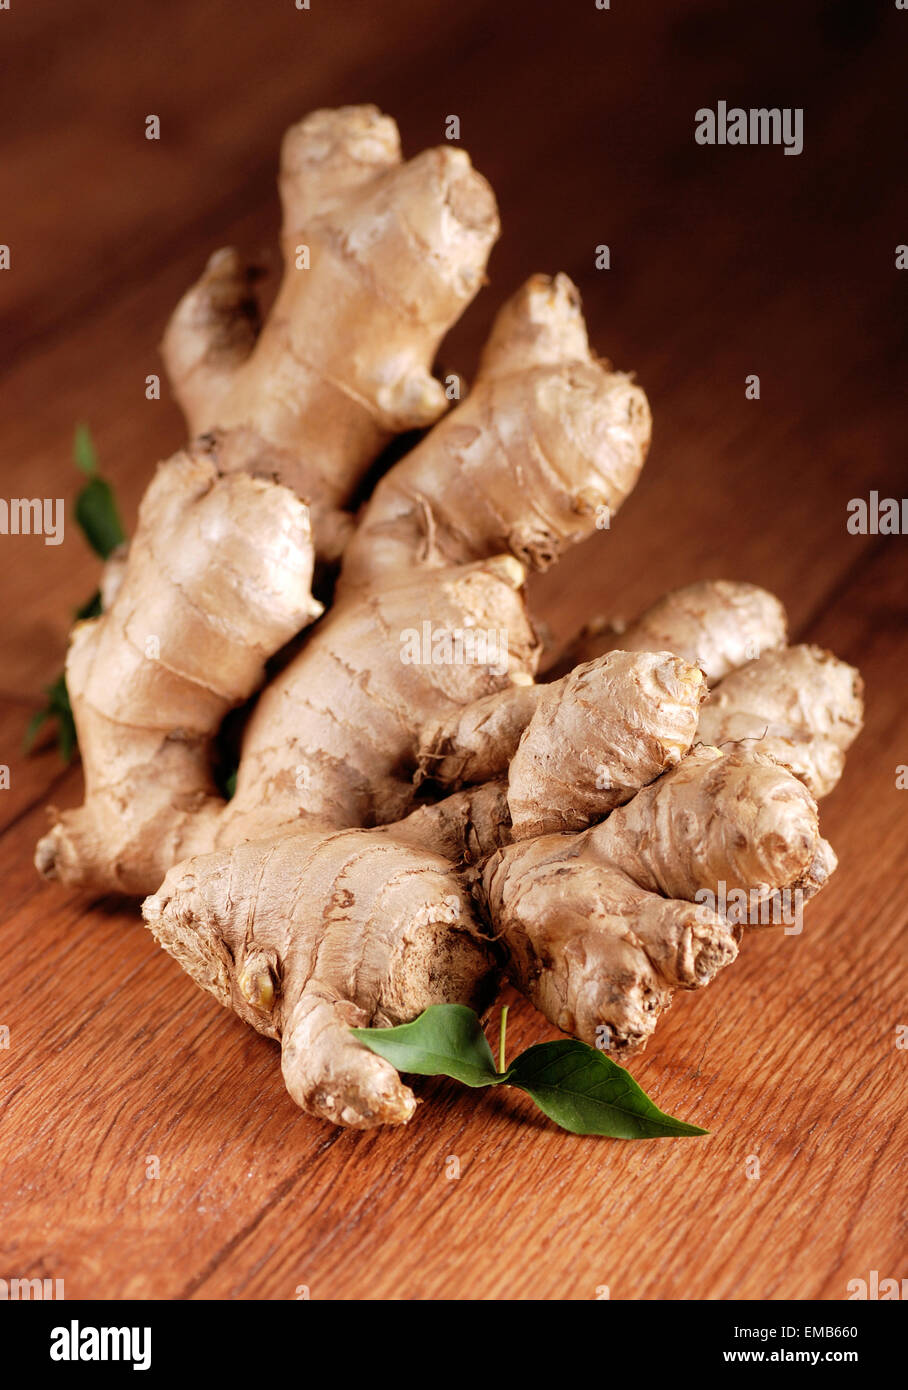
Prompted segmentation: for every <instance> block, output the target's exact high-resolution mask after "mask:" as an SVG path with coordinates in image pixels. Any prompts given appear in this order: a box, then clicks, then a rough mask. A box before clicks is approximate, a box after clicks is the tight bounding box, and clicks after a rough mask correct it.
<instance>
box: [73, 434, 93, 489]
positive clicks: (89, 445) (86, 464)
mask: <svg viewBox="0 0 908 1390" xmlns="http://www.w3.org/2000/svg"><path fill="white" fill-rule="evenodd" d="M73 460H74V462H75V465H76V467H77V468H78V469H80V470H81V472H83V473H84V474H85V475H86V476H87V477H89V478H93V477H94V476H95V474H96V473H97V471H98V455H97V453H96V452H95V443H94V440H93V439H92V437H91V431H90V430H89V428H88V426H87V425H76V433H75V436H74V438H73Z"/></svg>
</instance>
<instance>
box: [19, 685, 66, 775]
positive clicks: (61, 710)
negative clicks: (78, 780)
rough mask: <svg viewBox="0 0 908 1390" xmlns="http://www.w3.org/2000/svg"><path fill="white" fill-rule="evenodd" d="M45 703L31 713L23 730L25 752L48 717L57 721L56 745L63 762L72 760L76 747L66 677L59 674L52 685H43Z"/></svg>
mask: <svg viewBox="0 0 908 1390" xmlns="http://www.w3.org/2000/svg"><path fill="white" fill-rule="evenodd" d="M44 693H45V695H46V696H47V704H46V705H45V706H44V708H43V709H40V710H38V711H37V713H35V714H33V715H32V717H31V719H30V720H29V721H28V727H27V728H26V730H25V739H24V747H25V751H26V753H28V752H30V751H31V749H32V748H33V747H34V743H35V739H36V738H37V736H38V734H39V732H40V731H41V729H42V728H43V727H44V725H45V724H46V723H47V721H48V720H49V719H55V720H56V721H57V747H58V749H59V750H60V756H61V758H62V759H63V761H64V762H65V763H69V762H71V761H72V756H73V752H74V750H75V747H76V724H75V720H74V719H73V712H72V707H71V705H70V703H69V691H68V690H67V689H66V677H65V676H64V675H59V676H58V677H57V679H56V680H55V681H54V683H53V685H48V686H45V688H44Z"/></svg>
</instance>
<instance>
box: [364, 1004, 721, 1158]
mask: <svg viewBox="0 0 908 1390" xmlns="http://www.w3.org/2000/svg"><path fill="white" fill-rule="evenodd" d="M506 1013H507V1010H503V1011H502V1036H501V1046H500V1049H499V1060H498V1067H499V1068H500V1070H499V1069H497V1068H496V1066H495V1059H494V1057H493V1056H492V1049H491V1048H490V1047H489V1043H488V1039H487V1038H486V1035H485V1033H484V1032H483V1031H482V1027H481V1025H480V1022H479V1019H478V1018H477V1016H476V1014H475V1013H474V1012H473V1010H472V1009H468V1008H466V1007H465V1006H464V1005H462V1004H433V1005H432V1006H431V1007H430V1008H428V1009H426V1010H425V1012H424V1013H422V1014H420V1016H419V1018H417V1019H414V1020H413V1022H412V1023H404V1024H401V1026H400V1027H399V1028H353V1029H352V1030H351V1031H352V1033H353V1035H354V1036H355V1037H356V1038H358V1039H359V1041H360V1042H361V1043H363V1044H364V1046H366V1047H368V1048H369V1049H370V1051H372V1052H375V1053H377V1054H378V1056H379V1057H384V1058H385V1060H386V1061H388V1062H390V1063H391V1064H392V1066H394V1067H396V1068H397V1070H398V1071H403V1072H412V1073H415V1074H416V1075H418V1076H450V1077H453V1079H454V1080H455V1081H461V1082H463V1084H464V1085H465V1086H473V1087H477V1086H502V1085H505V1086H516V1087H518V1089H519V1090H521V1091H525V1092H526V1093H527V1095H529V1096H532V1098H533V1100H534V1101H535V1102H536V1104H537V1105H538V1106H539V1109H540V1110H542V1111H543V1113H544V1114H545V1115H547V1116H548V1117H549V1119H550V1120H554V1121H555V1123H556V1124H558V1125H560V1126H561V1128H562V1129H567V1130H570V1132H571V1133H572V1134H602V1135H606V1136H608V1137H609V1138H611V1139H663V1138H671V1137H676V1136H679V1135H689V1134H706V1133H707V1132H708V1131H707V1130H705V1129H698V1128H697V1126H696V1125H689V1124H686V1123H685V1122H684V1121H683V1120H676V1119H674V1118H673V1116H671V1115H666V1114H665V1112H664V1111H662V1110H660V1109H659V1108H658V1106H656V1105H654V1104H653V1102H652V1101H651V1100H650V1098H649V1096H648V1095H647V1094H646V1092H645V1091H643V1090H642V1089H641V1088H640V1087H639V1086H638V1085H637V1083H636V1081H635V1080H634V1079H633V1077H632V1076H630V1075H629V1073H628V1072H626V1071H625V1070H624V1068H623V1067H619V1066H618V1065H617V1063H616V1062H613V1061H612V1060H611V1058H609V1057H606V1056H605V1054H604V1053H602V1052H599V1051H597V1050H596V1049H595V1048H593V1047H587V1045H586V1043H582V1042H577V1041H576V1040H573V1039H564V1040H561V1041H558V1042H547V1043H538V1044H537V1045H536V1046H535V1047H530V1048H527V1050H526V1052H522V1053H521V1054H520V1056H519V1057H515V1059H514V1060H513V1062H512V1063H511V1065H510V1066H509V1067H507V1068H505V1065H504V1024H505V1017H506Z"/></svg>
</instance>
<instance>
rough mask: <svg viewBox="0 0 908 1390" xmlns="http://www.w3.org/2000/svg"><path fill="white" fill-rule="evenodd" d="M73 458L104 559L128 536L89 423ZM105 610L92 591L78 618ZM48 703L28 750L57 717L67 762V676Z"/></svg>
mask: <svg viewBox="0 0 908 1390" xmlns="http://www.w3.org/2000/svg"><path fill="white" fill-rule="evenodd" d="M73 460H74V462H75V464H76V467H77V468H78V469H79V470H80V472H82V473H84V474H85V476H86V477H87V479H88V482H87V483H86V484H85V486H84V487H83V488H82V489H81V490H80V492H79V494H78V496H77V497H76V508H75V513H76V521H77V522H78V523H79V526H80V528H81V530H82V533H83V535H84V536H85V539H86V540H87V541H88V544H89V545H90V546H91V548H92V550H93V551H94V552H95V554H96V555H100V557H101V559H102V560H106V559H107V557H108V556H109V555H110V554H111V553H112V552H113V551H114V550H116V548H117V546H118V545H120V544H121V543H122V542H123V541H124V540H125V539H126V533H125V531H124V530H123V526H122V523H121V521H120V514H119V512H118V510H117V503H116V499H115V497H114V493H113V488H112V487H111V486H110V483H108V482H107V481H106V480H105V479H104V478H102V477H101V476H100V474H99V473H98V456H97V454H96V452H95V446H94V441H93V440H92V437H91V434H90V432H89V430H88V427H87V426H86V425H78V426H77V427H76V434H75V438H74V440H73ZM100 612H101V595H100V592H95V593H94V594H92V596H91V598H90V599H88V601H87V602H86V603H83V604H82V606H81V607H80V608H77V609H76V612H75V617H76V618H96V617H97V616H98V614H99V613H100ZM44 694H45V695H46V696H47V703H46V704H45V705H44V707H43V709H39V710H38V711H37V713H36V714H33V715H32V717H31V719H30V720H29V721H28V727H27V728H26V731H25V751H26V752H28V751H29V750H30V749H31V748H32V746H33V745H34V742H35V739H36V738H37V737H38V734H39V733H40V731H41V729H42V728H43V727H44V725H45V724H46V723H47V722H48V720H53V721H54V722H55V723H56V725H57V747H58V749H59V750H60V756H61V757H62V759H63V761H64V762H65V763H68V762H70V761H71V759H72V755H73V752H74V751H75V747H76V726H75V722H74V720H73V712H72V707H71V705H70V702H69V692H68V690H67V689H66V677H65V676H64V675H63V674H62V673H61V674H60V675H59V676H58V677H57V679H56V680H55V681H54V682H53V683H52V684H51V685H47V686H45V687H44Z"/></svg>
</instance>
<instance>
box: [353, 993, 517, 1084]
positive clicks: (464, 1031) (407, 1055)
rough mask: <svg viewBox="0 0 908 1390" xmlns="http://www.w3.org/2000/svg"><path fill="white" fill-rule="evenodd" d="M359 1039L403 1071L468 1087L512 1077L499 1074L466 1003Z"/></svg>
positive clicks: (364, 1031) (358, 1031)
mask: <svg viewBox="0 0 908 1390" xmlns="http://www.w3.org/2000/svg"><path fill="white" fill-rule="evenodd" d="M351 1032H352V1033H353V1035H354V1037H356V1038H359V1040H360V1042H361V1043H363V1044H364V1045H365V1046H366V1047H368V1048H369V1050H370V1051H371V1052H377V1053H378V1055H379V1057H384V1058H385V1060H386V1061H388V1062H390V1063H391V1065H392V1066H394V1067H396V1068H397V1070H398V1071H406V1072H414V1073H416V1074H417V1075H418V1076H451V1077H453V1078H454V1080H455V1081H462V1082H463V1084H464V1085H465V1086H497V1085H498V1084H499V1083H500V1082H502V1081H504V1080H505V1079H506V1077H507V1073H506V1072H505V1073H499V1072H497V1071H496V1070H495V1061H494V1058H493V1057H492V1049H491V1048H490V1047H489V1044H488V1041H487V1039H486V1035H485V1033H484V1032H483V1031H482V1027H481V1025H480V1022H479V1019H478V1018H477V1016H476V1014H475V1013H474V1012H473V1010H472V1009H468V1008H466V1007H465V1005H463V1004H432V1005H430V1007H429V1008H428V1009H426V1010H425V1012H424V1013H421V1014H420V1015H419V1018H416V1019H414V1020H413V1022H412V1023H402V1024H401V1025H400V1027H398V1028H353V1029H351Z"/></svg>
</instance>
